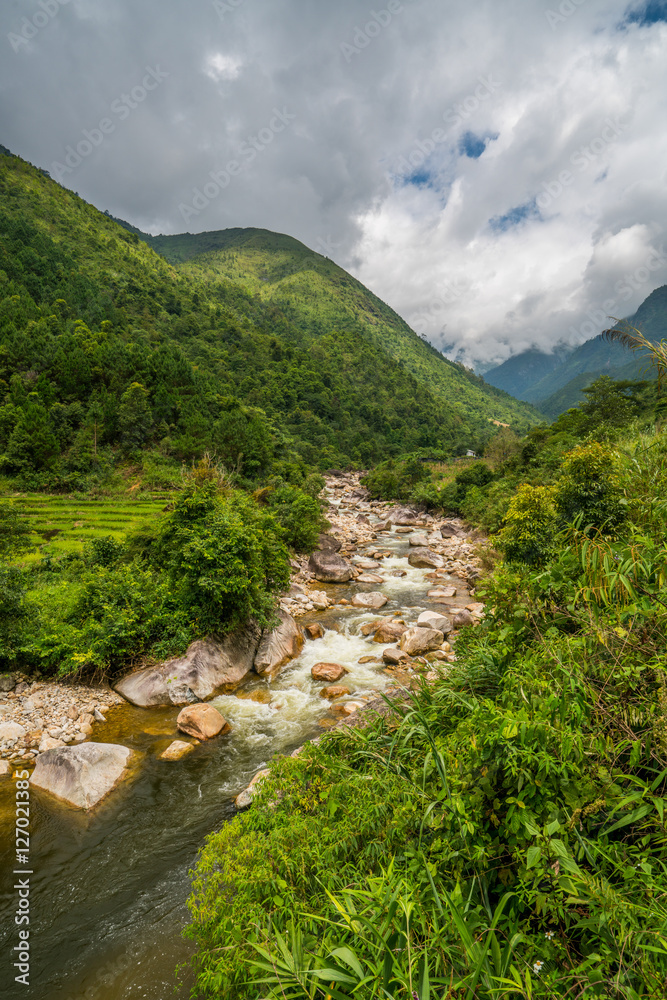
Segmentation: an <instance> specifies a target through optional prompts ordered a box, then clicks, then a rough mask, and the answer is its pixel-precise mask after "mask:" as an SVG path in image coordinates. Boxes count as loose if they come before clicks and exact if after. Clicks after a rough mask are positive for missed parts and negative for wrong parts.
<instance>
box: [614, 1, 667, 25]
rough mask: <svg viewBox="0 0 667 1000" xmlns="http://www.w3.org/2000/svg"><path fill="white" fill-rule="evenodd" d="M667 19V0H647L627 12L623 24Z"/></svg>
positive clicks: (642, 23) (647, 22) (655, 21)
mask: <svg viewBox="0 0 667 1000" xmlns="http://www.w3.org/2000/svg"><path fill="white" fill-rule="evenodd" d="M658 21H667V0H646V2H645V3H642V4H639V5H636V6H635V7H634V9H633V10H631V11H630V12H629V13H627V14H626V15H625V17H624V19H623V22H622V24H623V25H626V24H639V25H645V24H656V23H657V22H658Z"/></svg>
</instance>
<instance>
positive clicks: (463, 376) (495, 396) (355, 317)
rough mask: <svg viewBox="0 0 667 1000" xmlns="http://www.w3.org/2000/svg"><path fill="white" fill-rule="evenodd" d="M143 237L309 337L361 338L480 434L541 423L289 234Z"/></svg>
mask: <svg viewBox="0 0 667 1000" xmlns="http://www.w3.org/2000/svg"><path fill="white" fill-rule="evenodd" d="M142 239H145V240H146V242H147V243H148V244H149V246H152V247H153V248H154V249H155V250H157V251H158V252H159V253H160V254H162V255H163V256H164V257H165V258H166V259H167V260H168V261H170V262H171V263H173V264H174V265H175V266H177V267H178V269H179V271H180V272H181V273H182V274H187V275H189V276H191V277H192V278H193V279H195V280H196V279H199V280H202V281H211V280H213V281H215V280H217V279H218V278H221V277H222V278H225V279H231V280H232V281H234V282H235V283H238V284H240V285H241V286H242V287H243V288H245V289H246V290H247V291H248V292H250V293H251V294H253V295H257V296H259V298H260V299H261V301H263V302H266V303H272V304H274V305H276V306H278V307H279V308H280V310H281V312H282V313H283V314H284V315H285V316H287V317H288V318H289V320H290V322H291V324H292V326H293V327H294V328H295V329H298V330H301V331H302V332H303V333H305V334H306V335H308V336H312V337H319V336H322V335H323V334H324V333H327V332H328V331H330V330H333V329H335V330H341V331H342V330H344V331H346V332H348V333H350V334H353V335H356V336H363V337H364V338H365V339H367V340H368V341H370V342H371V343H372V344H374V345H375V346H376V347H378V348H379V349H380V350H382V351H384V352H386V353H387V354H389V356H390V357H392V358H393V359H394V360H395V361H396V362H398V363H399V364H400V365H401V366H402V367H403V368H404V370H406V371H408V372H410V373H411V374H412V375H413V376H414V377H415V378H416V379H417V380H418V381H419V382H420V383H422V384H423V385H424V386H425V388H426V389H427V390H428V391H429V392H430V393H432V394H433V395H434V396H435V397H436V398H439V399H440V400H442V402H443V403H446V404H447V405H448V406H453V407H454V408H455V409H456V411H457V412H458V413H459V414H461V416H462V417H463V418H464V419H465V421H466V422H467V423H468V424H469V425H471V426H472V427H473V428H474V429H475V431H476V433H477V434H478V435H483V434H484V433H485V432H488V424H489V421H491V420H500V421H503V422H506V423H510V424H512V426H514V427H515V428H517V429H524V428H527V427H528V426H530V425H531V424H534V423H535V422H537V421H539V419H540V417H539V415H538V414H536V413H535V411H534V410H533V409H532V407H529V406H525V405H522V404H521V403H519V402H517V401H516V400H515V399H512V398H511V397H510V396H509V395H507V394H506V393H504V392H502V391H501V390H498V389H497V388H495V387H493V386H489V385H486V384H485V382H484V381H483V380H482V379H480V378H478V377H477V376H476V375H474V373H472V372H470V371H468V370H467V369H465V368H463V367H462V366H461V365H457V364H454V363H453V362H451V361H449V360H447V359H446V358H444V357H443V356H442V355H441V354H440V353H439V352H438V351H436V350H435V349H434V348H433V347H431V345H430V344H428V343H426V342H424V341H423V340H422V339H421V338H420V337H418V336H417V334H416V333H414V331H413V330H411V329H410V327H409V326H408V325H407V323H405V321H404V320H402V319H401V318H400V316H398V315H397V313H395V312H394V311H393V309H391V308H390V307H389V306H388V305H386V303H384V302H383V301H382V300H381V299H379V298H378V297H377V296H376V295H374V294H373V293H372V292H371V291H369V290H368V289H367V288H365V287H364V286H363V285H362V284H361V282H359V281H357V280H356V278H353V277H352V276H351V275H350V274H348V273H347V272H346V271H344V270H343V269H342V268H340V267H339V266H338V265H337V264H335V263H334V262H333V261H331V260H329V259H328V258H326V257H322V256H321V255H320V254H317V253H315V252H314V251H312V250H309V249H308V248H307V247H306V246H304V245H303V244H302V243H300V242H299V241H298V240H295V239H293V238H292V237H290V236H285V235H282V234H279V233H272V232H269V231H267V230H263V229H228V230H221V231H219V232H211V233H198V234H183V235H179V236H158V237H146V236H142Z"/></svg>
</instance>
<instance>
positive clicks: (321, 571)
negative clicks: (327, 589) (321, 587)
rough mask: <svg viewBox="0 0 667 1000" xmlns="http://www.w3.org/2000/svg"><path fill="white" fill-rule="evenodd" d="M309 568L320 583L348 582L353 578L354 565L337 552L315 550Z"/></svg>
mask: <svg viewBox="0 0 667 1000" xmlns="http://www.w3.org/2000/svg"><path fill="white" fill-rule="evenodd" d="M308 569H309V570H310V572H311V573H312V574H313V576H314V577H315V579H316V580H319V581H320V583H347V582H348V581H349V580H351V579H352V567H351V566H350V564H349V563H348V562H347V561H346V560H345V559H343V557H342V556H339V555H337V553H335V552H323V551H321V550H320V551H317V552H313V554H312V556H311V557H310V560H309V562H308Z"/></svg>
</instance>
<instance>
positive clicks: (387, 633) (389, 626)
mask: <svg viewBox="0 0 667 1000" xmlns="http://www.w3.org/2000/svg"><path fill="white" fill-rule="evenodd" d="M405 631H407V626H406V625H401V624H400V622H382V624H381V625H380V626H379V627H378V629H377V631H376V632H375V636H374V637H373V642H396V641H397V639H400V638H401V636H402V635H403V633H404V632H405Z"/></svg>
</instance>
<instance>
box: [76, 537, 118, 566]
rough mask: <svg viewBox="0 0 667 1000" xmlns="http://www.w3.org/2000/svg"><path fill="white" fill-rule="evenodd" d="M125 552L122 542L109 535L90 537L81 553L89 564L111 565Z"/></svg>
mask: <svg viewBox="0 0 667 1000" xmlns="http://www.w3.org/2000/svg"><path fill="white" fill-rule="evenodd" d="M124 552H125V546H124V545H123V543H122V542H118V541H116V539H115V538H113V537H112V536H111V535H104V536H101V537H100V538H91V540H90V541H89V542H87V543H86V545H85V546H84V549H83V555H84V559H85V561H86V563H87V564H88V565H89V566H113V565H114V564H115V563H117V562H118V560H119V559H120V558H121V556H122V555H123V553H124Z"/></svg>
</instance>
